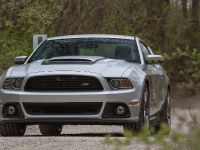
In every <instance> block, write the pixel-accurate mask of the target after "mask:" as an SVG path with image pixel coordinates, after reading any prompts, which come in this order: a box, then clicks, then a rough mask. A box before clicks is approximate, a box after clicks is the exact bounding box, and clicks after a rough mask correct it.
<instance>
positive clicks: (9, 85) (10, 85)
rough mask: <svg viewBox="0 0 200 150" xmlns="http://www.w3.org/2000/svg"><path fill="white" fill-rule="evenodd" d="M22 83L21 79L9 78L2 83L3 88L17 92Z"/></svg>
mask: <svg viewBox="0 0 200 150" xmlns="http://www.w3.org/2000/svg"><path fill="white" fill-rule="evenodd" d="M22 82H23V79H22V78H9V79H6V80H5V81H4V83H3V88H4V89H15V90H19V89H20V88H21V85H22Z"/></svg>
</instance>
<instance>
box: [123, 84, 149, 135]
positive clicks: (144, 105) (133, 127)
mask: <svg viewBox="0 0 200 150" xmlns="http://www.w3.org/2000/svg"><path fill="white" fill-rule="evenodd" d="M149 118H150V109H149V89H148V86H147V84H145V86H144V89H143V94H142V100H141V106H140V112H139V121H138V122H137V123H129V124H125V125H124V126H123V127H124V131H126V130H128V131H130V132H133V133H137V132H139V131H140V130H141V129H142V128H143V127H144V126H145V127H146V128H147V129H148V130H149V131H150V120H149Z"/></svg>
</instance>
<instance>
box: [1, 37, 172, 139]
mask: <svg viewBox="0 0 200 150" xmlns="http://www.w3.org/2000/svg"><path fill="white" fill-rule="evenodd" d="M161 61H162V56H160V55H154V54H153V52H152V50H151V49H150V48H149V47H147V46H146V45H145V44H144V42H142V41H141V40H140V39H139V38H137V37H133V36H121V35H98V34H97V35H71V36H60V37H53V38H48V39H47V40H45V41H44V42H42V43H41V44H40V45H39V46H38V47H37V48H36V49H35V50H34V51H33V53H32V54H31V55H30V56H29V57H26V56H19V57H16V58H15V64H16V66H13V67H11V68H9V69H8V70H7V71H6V72H5V73H4V74H3V75H2V76H1V77H0V100H1V105H0V134H1V135H2V136H23V135H24V133H25V131H26V126H27V125H32V124H39V129H40V132H41V133H42V134H43V135H59V134H60V133H61V131H62V126H63V125H65V124H88V125H123V127H124V129H128V130H131V131H139V130H140V129H141V127H142V126H146V127H147V128H148V129H149V128H150V127H155V129H156V131H158V130H159V129H160V125H161V123H163V122H165V123H166V124H167V126H168V127H170V125H171V115H170V110H171V109H170V84H169V79H168V77H167V75H166V72H165V71H164V69H163V68H162V67H161V65H159V63H160V62H161Z"/></svg>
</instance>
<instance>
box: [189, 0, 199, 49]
mask: <svg viewBox="0 0 200 150" xmlns="http://www.w3.org/2000/svg"><path fill="white" fill-rule="evenodd" d="M198 14H199V0H192V13H191V18H192V30H193V37H192V43H191V44H192V48H196V49H198V50H199V51H200V42H199V35H200V24H199V15H198Z"/></svg>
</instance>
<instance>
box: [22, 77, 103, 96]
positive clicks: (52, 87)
mask: <svg viewBox="0 0 200 150" xmlns="http://www.w3.org/2000/svg"><path fill="white" fill-rule="evenodd" d="M24 90H25V91H71V92H73V91H101V90H103V87H102V85H101V83H100V81H99V80H98V79H97V78H95V77H91V76H69V75H56V76H37V77H31V78H29V79H28V81H27V82H26V85H25V87H24Z"/></svg>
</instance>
